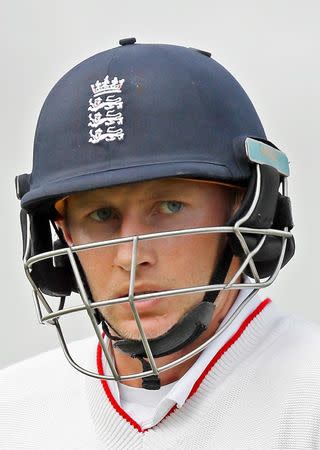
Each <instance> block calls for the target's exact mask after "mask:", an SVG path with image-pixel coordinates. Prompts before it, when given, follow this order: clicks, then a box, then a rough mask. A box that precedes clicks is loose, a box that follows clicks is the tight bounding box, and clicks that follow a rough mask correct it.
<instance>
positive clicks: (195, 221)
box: [59, 178, 235, 339]
mask: <svg viewBox="0 0 320 450" xmlns="http://www.w3.org/2000/svg"><path fill="white" fill-rule="evenodd" d="M234 195H235V194H234V191H233V190H232V189H229V188H226V187H225V186H221V185H218V184H214V183H209V182H201V181H195V180H183V179H172V178H167V179H161V180H152V181H146V182H141V183H135V184H130V185H122V186H118V187H113V188H103V189H96V190H91V191H86V192H81V193H79V194H73V195H71V196H70V197H68V198H67V199H66V200H65V208H64V219H62V220H60V221H59V225H60V227H61V228H62V230H63V232H64V236H65V238H66V240H67V242H68V244H69V245H77V244H85V243H91V242H96V241H104V240H109V239H116V238H120V237H126V236H133V235H142V234H148V233H156V232H161V231H172V230H179V229H185V228H195V227H206V226H221V225H224V224H225V222H226V221H227V219H228V218H229V217H230V214H231V210H232V206H233V200H234ZM225 239H226V237H225V236H222V235H221V234H202V235H200V234H198V235H183V236H178V237H168V238H157V239H152V240H145V241H140V242H139V244H138V253H137V267H136V279H135V294H139V293H140V294H141V293H147V292H154V291H156V292H157V291H166V290H171V289H178V288H184V287H192V286H198V285H205V284H208V283H209V280H210V278H211V275H212V272H213V270H214V268H215V266H216V264H217V261H218V260H219V257H220V255H221V252H222V250H223V247H224V243H225ZM78 256H79V259H80V262H81V265H82V267H83V269H84V271H85V273H86V277H87V281H88V283H89V286H90V289H91V293H92V295H93V298H94V301H96V302H99V301H102V300H108V299H113V298H117V297H124V296H126V295H128V291H129V280H130V268H131V256H132V243H125V244H120V245H112V246H110V247H104V248H99V249H92V250H89V251H84V252H80V253H79V254H78ZM202 299H203V293H194V294H191V295H190V294H188V295H179V296H178V295H177V296H173V297H164V298H155V299H153V300H148V301H142V302H136V303H135V304H136V308H137V311H138V313H139V316H140V319H141V322H142V325H143V327H144V330H145V333H146V336H147V337H148V338H155V337H157V336H160V335H162V334H163V333H165V332H166V331H168V330H169V329H170V328H171V327H172V326H173V325H174V324H176V323H177V321H179V319H180V318H181V317H182V316H183V315H184V314H185V313H186V312H187V311H188V310H190V309H191V308H192V307H193V306H194V305H196V304H198V303H199V302H201V301H202ZM101 312H102V314H103V315H104V317H105V318H106V319H107V321H108V323H109V324H110V325H111V327H112V328H113V330H114V331H116V332H117V333H118V334H119V335H121V336H123V337H125V338H131V339H139V338H140V334H139V331H138V329H137V325H136V322H135V319H134V317H133V314H132V310H131V308H130V305H129V304H128V303H122V304H116V305H113V306H106V307H102V308H101Z"/></svg>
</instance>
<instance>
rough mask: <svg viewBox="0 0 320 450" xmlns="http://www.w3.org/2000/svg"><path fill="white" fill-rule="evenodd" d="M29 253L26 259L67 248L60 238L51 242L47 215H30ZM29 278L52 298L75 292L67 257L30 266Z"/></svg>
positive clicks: (75, 288) (51, 259)
mask: <svg viewBox="0 0 320 450" xmlns="http://www.w3.org/2000/svg"><path fill="white" fill-rule="evenodd" d="M29 218H30V251H29V255H27V256H28V257H30V256H35V255H38V254H40V253H43V252H48V251H51V250H55V249H57V248H63V247H67V244H66V243H65V242H62V240H61V239H63V237H62V236H61V237H60V238H59V239H58V240H57V241H55V242H53V237H52V233H51V228H50V220H49V218H48V216H47V215H43V214H30V215H29ZM23 234H24V232H23ZM31 277H32V279H33V280H34V282H35V283H36V285H37V286H38V287H39V289H40V290H41V291H42V292H43V293H44V294H47V295H51V296H54V297H64V296H69V295H70V294H71V292H72V291H77V287H76V284H75V280H74V274H73V271H72V269H71V265H70V262H69V259H68V257H67V256H59V257H58V258H49V259H45V260H43V261H40V262H37V263H35V264H34V265H33V266H32V272H31Z"/></svg>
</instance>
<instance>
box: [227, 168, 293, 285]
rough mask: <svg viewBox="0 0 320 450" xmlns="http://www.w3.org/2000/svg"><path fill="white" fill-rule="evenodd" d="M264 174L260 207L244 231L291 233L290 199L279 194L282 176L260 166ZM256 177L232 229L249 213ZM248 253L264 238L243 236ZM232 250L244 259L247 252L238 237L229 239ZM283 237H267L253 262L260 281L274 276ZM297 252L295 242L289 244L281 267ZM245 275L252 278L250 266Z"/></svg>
mask: <svg viewBox="0 0 320 450" xmlns="http://www.w3.org/2000/svg"><path fill="white" fill-rule="evenodd" d="M260 173H261V192H260V196H259V200H258V202H257V205H256V207H255V209H254V211H253V212H252V214H251V215H250V217H249V218H248V219H247V220H246V222H244V223H242V224H241V227H248V228H258V229H259V228H261V229H263V228H274V229H279V230H283V229H284V228H285V227H288V229H291V228H292V227H293V220H292V214H291V206H290V199H289V198H288V197H284V196H283V195H281V194H280V193H279V185H280V175H279V174H278V172H277V171H276V169H274V168H273V167H270V166H267V165H262V166H260ZM256 182H257V179H256V173H255V171H254V172H253V174H252V177H251V180H250V183H249V186H248V189H247V193H246V195H245V198H244V200H243V203H242V206H241V207H240V208H239V210H238V211H237V213H236V214H235V216H234V217H233V218H232V219H231V221H229V223H228V224H229V225H234V224H235V223H236V222H237V221H238V220H239V218H241V217H243V216H244V215H245V214H246V213H247V211H248V210H249V208H250V206H251V204H252V201H253V198H254V193H255V187H256ZM243 236H244V238H245V241H246V243H247V246H248V249H249V250H250V251H252V250H253V249H254V248H256V246H257V245H258V244H259V241H260V240H261V238H262V237H263V234H261V235H259V234H252V233H248V234H243ZM229 242H230V246H231V248H232V250H233V252H234V254H235V255H236V256H239V257H241V259H244V258H245V254H244V251H243V249H242V246H241V244H240V242H239V240H238V238H237V236H236V235H230V236H229ZM282 242H283V238H282V237H276V236H267V238H266V239H265V242H264V244H263V246H262V247H261V249H260V250H259V252H258V253H256V255H255V256H254V258H253V260H254V262H255V264H256V267H257V270H258V273H259V276H260V278H266V277H268V276H270V275H272V274H273V272H274V270H275V268H276V266H277V264H278V260H279V257H280V254H281V248H282ZM294 251H295V243H294V239H293V238H290V239H288V240H287V244H286V252H285V256H284V260H283V263H282V266H281V267H283V266H284V265H285V264H287V262H288V261H289V260H290V259H291V258H292V256H293V254H294ZM244 273H245V274H246V275H248V276H250V277H252V272H251V269H250V266H249V265H248V266H247V267H246V269H245V270H244Z"/></svg>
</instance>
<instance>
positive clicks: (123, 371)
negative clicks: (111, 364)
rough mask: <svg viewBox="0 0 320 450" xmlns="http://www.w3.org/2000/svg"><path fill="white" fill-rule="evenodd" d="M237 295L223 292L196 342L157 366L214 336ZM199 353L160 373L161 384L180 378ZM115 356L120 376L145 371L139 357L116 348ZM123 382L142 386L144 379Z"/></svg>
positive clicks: (128, 384) (187, 351) (166, 357)
mask: <svg viewBox="0 0 320 450" xmlns="http://www.w3.org/2000/svg"><path fill="white" fill-rule="evenodd" d="M237 296H238V291H234V290H230V291H223V292H221V293H220V294H219V296H218V298H217V300H216V302H215V305H216V308H215V310H214V314H213V317H212V320H211V322H210V324H209V326H208V328H207V330H205V331H204V332H203V333H202V334H201V335H200V336H199V337H198V338H197V339H196V340H195V341H194V342H192V343H191V344H189V345H187V346H186V347H184V348H183V349H182V350H180V351H178V352H175V353H173V354H171V355H167V356H163V357H161V358H157V359H156V362H157V366H158V367H161V366H164V365H166V364H169V363H171V362H173V361H176V360H177V359H178V358H181V357H182V356H185V355H186V354H188V353H189V352H191V351H192V350H194V349H195V348H197V347H198V346H199V345H201V344H203V343H204V342H206V341H207V340H208V339H209V338H210V337H211V336H213V335H214V333H215V332H216V330H217V329H218V327H219V325H220V324H221V322H222V321H223V319H224V318H225V316H226V315H227V313H228V311H229V309H230V308H231V306H232V305H233V303H234V301H235V299H236V298H237ZM199 355H200V353H198V354H197V355H195V356H193V357H192V358H190V359H188V360H186V361H184V362H183V363H181V364H179V365H177V366H175V367H173V368H171V369H169V370H166V371H164V372H162V373H161V374H160V375H159V378H160V383H161V386H164V385H166V384H169V383H173V382H174V381H177V380H179V379H180V378H181V377H182V376H183V375H184V374H185V373H186V372H187V371H188V370H189V369H190V367H191V366H192V365H193V364H194V363H195V361H196V360H197V359H198V357H199ZM114 356H115V362H116V366H117V370H118V373H119V375H120V376H124V375H129V374H132V373H139V372H142V371H143V370H142V366H141V362H140V361H139V360H138V359H136V358H131V357H130V356H129V355H127V354H125V353H123V352H121V351H120V350H115V352H114ZM123 383H124V384H126V385H127V386H131V387H141V383H142V380H141V378H138V379H132V380H126V381H123Z"/></svg>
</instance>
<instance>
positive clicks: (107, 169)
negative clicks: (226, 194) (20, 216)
mask: <svg viewBox="0 0 320 450" xmlns="http://www.w3.org/2000/svg"><path fill="white" fill-rule="evenodd" d="M120 85H121V86H120ZM113 88H114V91H112V89H113ZM117 89H118V91H117ZM98 98H100V99H101V100H98V103H99V101H100V106H101V104H102V107H101V108H100V109H99V108H98V109H97V110H94V109H95V107H94V106H92V105H95V104H96V103H94V101H95V100H96V99H98ZM103 105H104V106H103ZM97 106H98V107H99V105H97ZM90 108H91V109H90ZM108 108H109V109H108ZM96 114H98V116H96ZM99 114H101V116H100V115H99ZM119 114H120V115H119ZM112 121H113V123H112ZM116 121H118V122H116ZM110 123H111V126H109V128H108V124H110ZM98 129H100V130H101V132H100V133H101V135H105V136H106V138H103V139H100V138H99V137H98V135H97V134H96V130H98ZM108 130H109V131H108ZM90 133H91V134H90ZM92 136H96V139H92ZM246 136H255V137H258V138H262V139H263V138H265V133H264V130H263V127H262V125H261V122H260V120H259V117H258V115H257V113H256V111H255V109H254V107H253V105H252V103H251V101H250V99H249V98H248V96H247V94H246V93H245V91H244V90H243V89H242V87H241V86H240V84H239V83H238V82H237V81H236V80H235V79H234V77H233V76H232V75H231V74H230V73H229V72H228V71H227V70H226V69H225V68H223V67H222V66H221V65H220V64H219V63H217V62H216V61H215V60H213V59H212V58H210V57H208V55H205V54H203V53H201V52H199V51H196V50H195V49H191V48H185V47H181V46H175V45H162V44H161V45H160V44H133V43H132V44H131V45H121V46H119V47H116V48H113V49H111V50H107V51H104V52H102V53H99V54H97V55H94V56H92V57H90V58H89V59H86V60H85V61H83V62H81V63H80V64H78V65H77V66H75V67H74V68H73V69H71V70H70V71H69V72H68V73H67V74H66V75H65V76H64V77H62V78H61V80H60V81H58V83H57V84H56V85H55V86H54V87H53V89H52V90H51V92H50V93H49V95H48V97H47V99H46V100H45V103H44V105H43V107H42V110H41V113H40V116H39V120H38V124H37V129H36V134H35V139H34V160H33V170H32V174H31V176H30V180H29V186H28V189H27V190H26V192H24V193H23V195H22V198H21V203H22V207H23V208H24V209H26V210H27V211H28V210H29V211H30V210H32V209H33V208H35V207H37V206H39V205H40V204H43V203H44V202H46V201H48V200H49V199H55V198H59V197H63V196H65V195H68V194H70V193H73V192H79V191H84V190H90V189H96V188H101V187H108V186H114V185H119V184H123V183H132V182H138V181H145V180H150V179H155V178H163V177H172V176H191V177H194V178H204V179H214V180H217V181H226V182H231V183H235V184H245V183H246V182H247V181H248V179H249V177H250V173H251V167H250V163H249V161H248V160H247V158H246V157H245V153H244V152H241V151H239V150H238V151H235V148H234V140H235V139H236V138H239V137H246ZM100 137H101V136H100ZM90 139H91V141H90ZM99 139H100V140H99ZM92 140H96V141H97V142H92Z"/></svg>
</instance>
